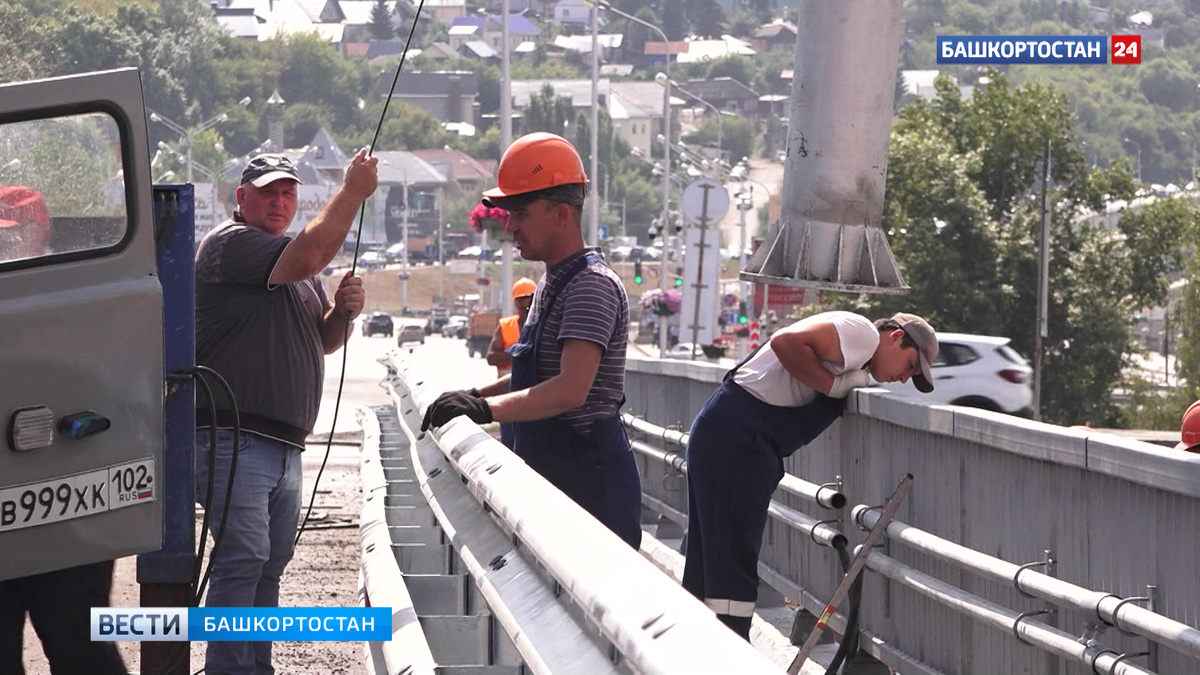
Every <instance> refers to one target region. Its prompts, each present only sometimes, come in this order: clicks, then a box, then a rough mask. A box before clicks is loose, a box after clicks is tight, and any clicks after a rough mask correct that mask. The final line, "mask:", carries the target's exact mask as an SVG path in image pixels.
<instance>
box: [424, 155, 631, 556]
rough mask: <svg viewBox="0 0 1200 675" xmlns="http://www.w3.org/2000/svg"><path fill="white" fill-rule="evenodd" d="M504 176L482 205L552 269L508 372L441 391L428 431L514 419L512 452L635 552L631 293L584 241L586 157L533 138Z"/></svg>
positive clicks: (529, 255) (429, 412)
mask: <svg viewBox="0 0 1200 675" xmlns="http://www.w3.org/2000/svg"><path fill="white" fill-rule="evenodd" d="M497 183H498V184H497V186H496V187H494V188H492V189H491V190H488V191H487V192H484V193H483V203H484V204H485V205H487V206H497V207H500V208H502V209H504V210H506V211H508V212H509V219H508V224H507V225H505V227H504V229H505V230H506V231H508V232H509V233H511V234H512V236H513V240H514V241H515V242H516V246H517V250H519V251H520V252H521V256H522V257H523V258H525V259H526V260H539V261H542V262H544V263H546V274H545V275H543V277H542V279H541V281H540V282H539V283H538V284H537V292H536V294H535V296H534V300H533V304H532V307H531V309H530V311H529V317H528V319H527V320H526V322H525V325H524V327H523V328H522V329H521V333H520V338H519V339H518V340H517V342H516V344H514V345H513V346H511V347H509V348H508V353H509V354H510V355H511V357H512V374H511V375H506V376H504V377H501V378H500V379H498V380H496V381H495V382H493V383H491V384H489V385H487V386H484V387H481V388H479V389H472V390H470V391H451V392H446V393H444V394H442V395H441V396H439V397H438V399H437V400H436V401H434V402H433V403H432V404H430V405H429V407H428V408H427V409H426V410H425V419H424V422H423V423H422V425H421V429H422V430H425V429H428V428H429V427H439V426H442V425H443V424H445V423H446V422H449V421H450V420H451V419H453V418H455V417H458V416H459V415H466V416H467V417H469V418H470V419H472V420H474V421H475V422H476V423H479V424H486V423H489V422H492V421H499V422H502V423H504V422H512V423H513V425H512V428H513V451H514V452H516V453H517V455H518V456H520V457H521V458H522V459H523V460H525V462H526V463H527V464H528V465H529V466H530V467H532V468H533V469H534V470H535V471H537V472H538V473H540V474H541V475H542V476H543V477H545V478H546V480H548V481H550V482H551V483H552V484H553V485H554V486H555V487H557V488H558V489H560V490H562V491H563V493H565V494H566V495H567V496H568V497H570V498H572V499H574V500H575V502H576V503H578V504H579V505H580V506H582V507H583V508H584V509H586V510H587V511H588V512H589V513H591V514H592V515H593V516H595V518H596V519H597V520H599V521H600V522H601V523H604V525H606V526H607V527H608V528H609V529H610V530H612V531H613V532H614V533H616V534H617V536H619V537H621V539H623V540H625V541H626V542H627V543H628V544H629V545H630V546H633V547H634V548H637V547H638V546H639V544H640V542H641V537H642V532H641V526H640V524H639V519H640V515H641V484H640V481H639V479H638V472H637V464H636V463H635V462H634V458H633V453H632V451H631V450H630V448H629V439H628V438H627V437H626V436H625V429H624V427H623V426H622V424H621V419H620V417H619V412H618V411H619V410H620V408H621V405H622V404H623V403H624V402H625V395H624V392H625V349H626V343H627V341H628V336H629V299H628V298H627V297H626V296H625V287H624V285H623V284H622V283H621V279H620V277H618V276H617V275H616V273H614V272H613V271H612V269H610V268H609V266H608V264H607V263H606V262H605V261H604V258H603V257H602V255H601V253H600V251H599V249H596V248H588V247H586V246H585V245H584V241H583V230H582V221H583V201H584V198H585V197H586V196H587V184H588V178H587V175H585V173H584V170H583V161H582V160H581V159H580V157H579V153H578V152H577V151H576V150H575V148H574V146H572V145H571V144H570V143H569V142H568V141H567V140H566V139H565V138H562V137H561V136H556V135H554V134H548V133H533V134H527V135H525V136H522V137H521V138H518V139H517V140H516V141H514V142H513V144H512V145H511V146H510V147H509V148H508V150H507V151H505V153H504V157H503V158H502V159H501V160H500V171H499V179H498V181H497ZM510 390H511V391H510Z"/></svg>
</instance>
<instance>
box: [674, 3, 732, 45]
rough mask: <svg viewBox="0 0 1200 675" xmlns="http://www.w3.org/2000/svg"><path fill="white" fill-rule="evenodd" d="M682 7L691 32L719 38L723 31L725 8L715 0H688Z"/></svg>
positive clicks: (701, 35)
mask: <svg viewBox="0 0 1200 675" xmlns="http://www.w3.org/2000/svg"><path fill="white" fill-rule="evenodd" d="M684 9H685V12H686V15H687V23H688V26H689V27H690V28H691V29H692V33H693V34H695V35H698V36H700V37H708V38H719V37H721V35H722V34H724V33H725V9H724V8H723V7H721V3H720V2H718V1H717V0H690V2H688V4H687V5H686V6H685V8H684Z"/></svg>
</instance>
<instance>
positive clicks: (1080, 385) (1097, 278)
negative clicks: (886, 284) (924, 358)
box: [834, 77, 1189, 425]
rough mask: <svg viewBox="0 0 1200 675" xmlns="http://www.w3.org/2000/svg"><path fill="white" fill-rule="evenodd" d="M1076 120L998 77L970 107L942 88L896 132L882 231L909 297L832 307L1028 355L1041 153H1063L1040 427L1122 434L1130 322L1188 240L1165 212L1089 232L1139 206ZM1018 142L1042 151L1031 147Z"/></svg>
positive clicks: (1123, 175)
mask: <svg viewBox="0 0 1200 675" xmlns="http://www.w3.org/2000/svg"><path fill="white" fill-rule="evenodd" d="M1039 108H1040V109H1039ZM1069 111H1070V109H1069V107H1068V104H1067V102H1066V99H1065V98H1064V97H1062V96H1061V95H1059V94H1058V93H1057V92H1055V91H1054V90H1052V89H1050V88H1048V87H1045V86H1043V85H1022V86H1019V87H1012V86H1008V84H1007V82H1006V81H1005V80H1004V78H1002V77H998V78H997V79H996V80H994V81H993V84H992V85H990V86H988V87H987V91H986V92H978V91H977V92H976V96H974V97H972V98H971V99H970V100H966V101H964V100H962V99H961V98H960V97H959V96H958V90H957V88H956V87H945V86H941V87H939V93H938V97H937V98H936V99H935V100H934V101H932V102H929V103H926V102H917V103H914V104H912V105H909V106H907V107H906V108H904V109H903V110H902V111H901V113H900V120H899V122H898V123H897V124H896V125H895V126H894V127H893V135H892V144H891V151H890V157H889V167H888V169H889V170H888V176H887V191H886V203H885V209H884V220H883V227H884V228H885V231H886V233H887V234H888V237H889V241H890V243H891V246H892V250H893V253H894V254H895V256H896V259H897V261H898V262H899V264H900V265H901V267H902V269H903V271H904V274H905V278H906V281H907V282H908V283H909V285H910V286H911V287H912V291H911V294H910V295H909V296H908V297H896V296H860V297H858V298H854V299H849V298H847V297H845V296H841V297H839V298H837V299H835V300H834V302H835V303H836V304H837V305H838V306H849V307H856V308H859V309H863V310H865V311H866V312H867V313H868V314H871V315H884V314H887V313H889V312H892V311H896V310H899V309H904V310H905V311H914V312H917V313H920V314H923V315H926V316H929V317H930V319H931V321H933V322H934V325H936V326H937V327H938V328H939V329H940V330H944V331H962V332H972V333H985V334H993V335H1005V336H1008V337H1010V338H1012V339H1013V345H1014V347H1015V348H1016V349H1017V350H1018V351H1021V352H1023V353H1025V354H1031V353H1032V351H1033V342H1034V330H1035V319H1036V308H1037V278H1038V244H1037V242H1038V241H1039V239H1040V237H1039V230H1040V225H1041V214H1040V206H1041V205H1040V199H1039V195H1038V194H1037V189H1036V187H1037V183H1038V181H1037V178H1038V174H1039V173H1040V169H1041V167H1040V163H1041V154H1040V151H1039V149H1038V145H1039V144H1040V145H1042V147H1044V146H1045V144H1046V143H1050V144H1051V146H1052V147H1055V148H1060V150H1059V151H1058V152H1054V153H1053V154H1052V157H1054V158H1055V159H1054V160H1053V161H1054V162H1055V165H1054V167H1053V171H1052V174H1053V175H1054V176H1055V180H1054V183H1053V185H1052V188H1051V189H1052V194H1051V199H1050V202H1051V204H1052V205H1053V209H1052V220H1051V252H1050V253H1051V255H1050V306H1049V324H1048V330H1049V337H1048V339H1047V340H1046V341H1045V343H1044V344H1045V350H1044V354H1043V362H1042V364H1043V369H1044V370H1043V399H1042V400H1043V407H1042V413H1043V418H1044V419H1047V420H1049V421H1053V422H1059V423H1077V422H1082V421H1090V422H1092V423H1093V424H1097V425H1105V424H1114V423H1116V422H1117V421H1118V413H1117V410H1116V408H1115V407H1114V405H1113V404H1112V403H1111V400H1110V392H1111V391H1112V389H1113V388H1114V387H1116V386H1117V385H1118V384H1119V383H1120V382H1121V381H1122V380H1123V374H1122V369H1123V367H1124V365H1125V363H1126V361H1127V358H1128V354H1129V352H1130V350H1131V349H1132V334H1131V331H1130V326H1129V324H1130V317H1132V315H1133V312H1134V311H1135V310H1136V308H1138V307H1142V306H1147V305H1149V306H1154V305H1155V304H1158V303H1159V302H1161V301H1162V299H1163V295H1164V290H1165V289H1164V288H1163V287H1162V284H1161V283H1160V282H1159V281H1158V277H1159V275H1161V274H1163V273H1167V272H1169V271H1170V270H1172V269H1175V268H1177V267H1178V265H1179V261H1180V260H1182V258H1181V257H1180V255H1181V254H1180V253H1179V249H1178V243H1177V242H1178V233H1179V232H1180V231H1181V230H1182V229H1184V228H1186V227H1187V223H1188V222H1189V219H1188V217H1187V216H1186V214H1184V213H1182V212H1179V211H1177V210H1176V209H1175V208H1174V207H1166V206H1164V207H1162V210H1161V211H1159V212H1151V213H1150V214H1149V215H1148V216H1146V217H1144V218H1142V219H1140V220H1137V219H1135V220H1131V221H1130V222H1129V223H1128V224H1126V225H1125V226H1124V227H1122V228H1121V229H1122V231H1113V230H1109V229H1106V228H1104V227H1103V226H1098V225H1092V224H1090V223H1089V222H1087V221H1080V220H1079V219H1078V214H1079V213H1081V212H1083V211H1085V210H1086V209H1088V208H1094V207H1096V206H1098V205H1099V203H1100V201H1101V199H1102V198H1103V197H1104V196H1105V195H1109V196H1111V197H1114V198H1122V197H1125V198H1127V197H1129V196H1131V188H1132V179H1131V177H1130V176H1129V174H1128V171H1127V170H1125V169H1124V168H1123V167H1119V166H1118V167H1116V168H1114V169H1107V170H1095V169H1092V168H1091V167H1090V166H1087V165H1085V164H1084V163H1083V162H1082V161H1081V160H1080V157H1079V155H1080V153H1079V151H1078V150H1077V149H1075V148H1076V144H1077V140H1076V139H1075V136H1074V132H1073V129H1072V116H1071V115H1070V114H1069ZM1016 133H1023V134H1026V135H1028V136H1030V137H1032V139H1035V140H1034V141H1033V142H1029V143H1028V144H1026V143H1024V142H1023V139H1020V138H1017V137H1016V136H1014V134H1016ZM1006 144H1007V145H1009V146H1015V147H1001V146H1004V145H1006ZM1124 230H1128V232H1125V231H1124ZM1134 230H1136V233H1135V234H1133V236H1130V233H1132V232H1134Z"/></svg>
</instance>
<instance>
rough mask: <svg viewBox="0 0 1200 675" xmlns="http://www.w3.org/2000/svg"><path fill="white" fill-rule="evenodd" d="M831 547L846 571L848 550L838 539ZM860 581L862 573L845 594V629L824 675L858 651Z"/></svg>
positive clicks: (833, 674)
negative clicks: (846, 606) (846, 607)
mask: <svg viewBox="0 0 1200 675" xmlns="http://www.w3.org/2000/svg"><path fill="white" fill-rule="evenodd" d="M833 547H834V549H835V550H836V551H837V554H838V561H839V562H841V564H842V572H843V573H845V572H848V571H849V570H850V563H851V557H850V551H849V550H847V548H846V545H845V544H844V543H842V542H841V541H840V540H838V541H836V542H834V545H833ZM862 583H863V575H861V574H860V575H858V578H857V579H855V580H854V585H852V586H851V587H850V592H849V593H847V594H846V598H847V605H848V607H849V609H847V611H846V630H845V631H843V632H842V641H841V643H840V644H839V645H838V649H837V653H835V654H834V655H833V659H832V660H831V661H830V662H829V667H828V668H826V669H825V675H837V673H838V671H839V670H840V669H841V666H842V663H843V662H845V660H846V658H847V657H848V656H850V655H851V654H854V653H856V652H857V651H858V637H859V631H858V608H859V604H860V601H861V600H862Z"/></svg>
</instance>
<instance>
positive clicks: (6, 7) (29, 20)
mask: <svg viewBox="0 0 1200 675" xmlns="http://www.w3.org/2000/svg"><path fill="white" fill-rule="evenodd" d="M46 30H47V29H46V28H45V27H44V26H42V22H41V21H40V20H39V19H37V18H35V17H34V16H33V15H32V14H30V13H29V11H28V10H26V9H25V8H24V7H21V6H20V5H16V4H12V3H7V2H4V3H0V82H20V81H22V80H32V79H35V78H37V77H40V76H42V75H45V74H48V73H49V65H48V64H47V63H46V62H45V57H44V55H43V54H42V52H41V50H40V49H39V48H38V46H39V44H40V42H41V39H42V37H41V36H42V35H43V34H44V32H45V31H46Z"/></svg>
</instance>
